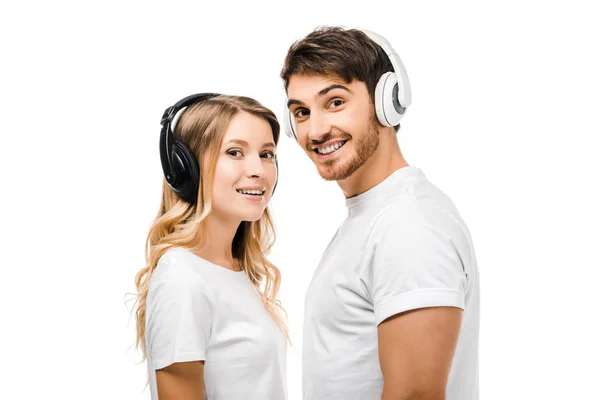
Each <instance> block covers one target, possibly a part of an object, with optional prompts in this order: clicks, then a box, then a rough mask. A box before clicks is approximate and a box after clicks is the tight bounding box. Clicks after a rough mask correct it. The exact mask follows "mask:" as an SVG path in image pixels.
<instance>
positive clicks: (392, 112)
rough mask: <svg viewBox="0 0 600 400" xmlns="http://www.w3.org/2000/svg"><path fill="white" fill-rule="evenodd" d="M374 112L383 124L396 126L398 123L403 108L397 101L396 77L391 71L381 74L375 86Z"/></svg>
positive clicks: (402, 113)
mask: <svg viewBox="0 0 600 400" xmlns="http://www.w3.org/2000/svg"><path fill="white" fill-rule="evenodd" d="M374 101H375V112H376V113H377V119H378V120H379V122H380V123H381V125H383V126H396V125H398V124H399V123H400V119H401V118H402V115H404V110H405V108H404V107H402V106H400V103H399V102H398V79H397V78H396V74H394V73H393V72H391V71H390V72H386V73H385V74H383V75H381V78H379V82H377V86H376V87H375V98H374Z"/></svg>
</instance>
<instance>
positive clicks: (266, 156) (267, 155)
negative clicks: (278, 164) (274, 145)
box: [262, 151, 275, 159]
mask: <svg viewBox="0 0 600 400" xmlns="http://www.w3.org/2000/svg"><path fill="white" fill-rule="evenodd" d="M262 156H263V157H264V158H270V159H273V158H275V154H274V153H273V152H270V151H267V152H264V153H262Z"/></svg>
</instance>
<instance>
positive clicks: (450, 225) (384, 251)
mask: <svg viewBox="0 0 600 400" xmlns="http://www.w3.org/2000/svg"><path fill="white" fill-rule="evenodd" d="M464 240H465V238H464V235H462V234H461V229H460V228H459V226H458V223H457V222H456V221H455V220H453V219H452V217H451V216H450V215H447V214H446V213H444V212H443V211H441V210H437V209H435V208H434V207H433V206H430V205H423V204H419V203H418V201H416V200H411V201H400V202H398V203H394V204H392V205H391V206H388V208H386V209H385V210H383V211H382V212H381V213H380V215H379V217H378V218H377V220H376V221H375V223H374V224H373V226H372V229H371V232H370V234H369V237H368V239H367V242H366V243H365V253H364V257H365V259H364V260H365V263H364V266H363V274H362V280H363V282H364V285H365V287H366V288H367V290H368V292H369V294H370V296H371V300H372V302H373V306H374V309H375V316H376V320H377V324H378V325H379V324H380V323H381V322H383V321H384V320H386V319H387V318H389V317H391V316H393V315H396V314H399V313H402V312H405V311H409V310H414V309H418V308H424V307H439V306H446V307H458V308H461V309H463V310H464V308H465V291H466V288H467V274H466V273H465V271H464V267H463V262H462V260H461V257H460V254H459V253H458V250H457V249H458V248H461V247H462V246H463V243H457V241H464ZM457 245H458V246H457Z"/></svg>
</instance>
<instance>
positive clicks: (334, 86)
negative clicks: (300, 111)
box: [287, 83, 352, 108]
mask: <svg viewBox="0 0 600 400" xmlns="http://www.w3.org/2000/svg"><path fill="white" fill-rule="evenodd" d="M333 89H343V90H345V91H347V92H348V93H350V94H352V90H350V89H349V88H348V87H347V86H344V85H341V84H339V83H334V84H332V85H329V86H327V87H326V88H324V89H321V90H320V91H319V93H317V95H316V97H322V96H325V95H326V94H327V93H329V92H330V91H332V90H333ZM292 104H302V102H301V101H300V100H296V99H289V100H288V102H287V106H288V108H289V107H290V106H291V105H292Z"/></svg>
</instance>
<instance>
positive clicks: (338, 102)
mask: <svg viewBox="0 0 600 400" xmlns="http://www.w3.org/2000/svg"><path fill="white" fill-rule="evenodd" d="M329 104H330V105H331V106H333V107H334V108H337V107H339V106H341V105H342V104H344V100H342V99H335V100H333V101H332V102H331V103H329Z"/></svg>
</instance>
